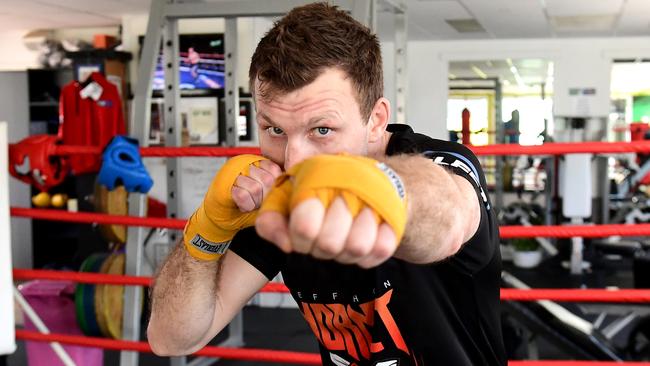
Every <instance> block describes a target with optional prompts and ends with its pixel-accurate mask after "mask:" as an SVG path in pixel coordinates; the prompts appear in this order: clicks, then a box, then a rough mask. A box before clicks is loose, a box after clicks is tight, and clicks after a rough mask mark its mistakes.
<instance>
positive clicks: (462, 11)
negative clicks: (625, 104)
mask: <svg viewBox="0 0 650 366" xmlns="http://www.w3.org/2000/svg"><path fill="white" fill-rule="evenodd" d="M260 1H265V0H260ZM406 3H407V5H408V21H409V26H408V27H409V38H410V39H431V40H433V39H451V40H453V39H484V38H551V37H582V36H586V37H596V36H634V35H650V0H406ZM149 4H150V0H2V1H0V32H1V31H5V30H33V29H39V28H40V29H48V28H72V27H88V26H107V25H117V24H119V23H120V18H121V16H122V15H124V14H132V13H144V12H147V11H148V9H149ZM378 18H379V27H380V34H381V35H382V36H389V35H392V33H391V31H392V29H391V28H392V27H391V25H392V21H391V18H390V17H389V15H388V14H380V15H379V17H378Z"/></svg>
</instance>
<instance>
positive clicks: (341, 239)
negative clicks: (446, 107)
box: [148, 3, 506, 366]
mask: <svg viewBox="0 0 650 366" xmlns="http://www.w3.org/2000/svg"><path fill="white" fill-rule="evenodd" d="M249 75H250V80H251V90H253V92H254V97H255V102H256V109H257V123H258V127H259V131H260V133H259V135H260V147H261V150H262V155H263V157H259V156H251V155H246V156H240V157H236V158H233V159H230V160H229V161H228V162H227V163H226V164H225V165H224V167H223V168H222V169H221V170H220V171H219V173H218V174H217V177H216V178H215V180H214V181H213V183H212V186H211V187H210V188H209V190H208V193H207V194H206V198H205V200H204V202H203V204H202V206H201V207H200V208H199V209H198V210H197V211H196V212H195V214H194V215H193V216H192V217H191V218H190V220H189V221H188V225H187V227H186V229H185V232H184V242H183V243H182V244H181V245H179V246H178V247H177V248H176V249H175V250H174V251H173V252H172V253H171V254H170V256H169V258H168V260H167V261H166V263H165V264H164V265H163V267H162V269H161V271H160V273H159V275H158V277H157V279H156V282H155V286H154V288H153V290H152V315H151V320H150V323H149V328H148V337H149V343H150V344H151V346H152V348H153V350H154V352H155V353H157V354H159V355H181V354H189V353H192V352H194V351H197V350H199V349H200V348H201V347H203V346H204V345H205V344H207V343H208V342H209V341H210V340H211V339H212V338H213V337H214V336H215V335H216V334H217V333H218V332H219V331H220V330H221V329H223V328H224V327H225V326H226V325H227V324H228V322H229V321H230V320H231V319H232V318H233V317H234V316H235V315H236V314H237V312H239V311H240V310H241V308H242V307H243V306H244V305H245V304H246V302H247V301H248V300H249V299H250V297H251V296H253V295H254V294H255V293H256V292H257V291H258V290H259V289H260V288H261V287H262V286H263V285H264V284H265V283H266V282H267V281H268V280H269V279H271V278H273V277H274V276H275V275H276V274H278V273H279V272H282V274H283V278H284V280H285V283H286V285H287V286H288V287H289V289H290V290H291V294H292V296H293V298H294V299H295V300H296V302H297V303H298V305H299V309H300V311H301V312H302V314H303V316H304V318H305V320H306V321H307V322H308V324H309V326H310V327H311V329H312V330H313V332H314V335H315V336H316V338H317V339H318V342H319V346H320V349H321V355H322V360H323V364H325V365H433V364H440V365H454V366H455V365H505V364H506V360H505V355H504V351H503V345H502V340H501V330H500V323H499V276H500V256H499V248H498V245H497V243H498V241H497V240H498V231H497V226H496V222H495V218H494V215H493V213H492V210H491V208H490V204H489V201H488V198H487V196H486V195H485V192H484V190H483V189H484V187H485V186H486V184H485V179H484V177H483V174H482V172H481V171H480V167H479V164H478V161H477V159H476V158H475V157H474V156H473V155H472V154H471V153H470V152H469V150H467V149H465V148H464V147H462V146H461V145H458V144H452V143H449V142H446V141H439V140H433V139H431V138H428V137H426V136H424V135H420V134H416V133H414V132H413V131H412V130H411V129H410V128H409V127H408V126H406V125H388V119H389V116H390V105H389V102H388V100H386V99H385V98H384V97H383V96H382V95H383V90H382V89H383V80H382V66H381V57H380V50H379V43H378V40H377V38H376V36H375V35H373V34H371V33H370V31H369V30H368V29H367V28H365V27H363V26H362V25H360V24H359V23H357V22H356V21H354V20H353V19H352V18H351V17H349V16H348V15H347V14H345V13H344V12H341V11H339V10H338V9H336V8H335V7H331V6H329V5H327V4H322V3H319V4H312V5H307V6H304V7H299V8H296V9H294V10H292V11H291V12H290V13H288V14H287V15H286V16H285V17H284V18H283V19H281V20H280V21H279V22H278V23H276V24H275V25H274V27H273V29H271V30H270V31H269V33H268V34H267V35H266V36H265V37H264V38H263V39H262V40H261V41H260V44H259V45H258V47H257V49H256V51H255V53H254V55H253V58H252V63H251V68H250V73H249ZM342 153H343V154H342ZM253 226H254V227H253ZM260 237H261V238H265V239H266V240H264V239H261V238H260ZM228 245H230V246H229V250H227V251H226V249H227V248H228Z"/></svg>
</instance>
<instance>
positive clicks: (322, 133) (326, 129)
mask: <svg viewBox="0 0 650 366" xmlns="http://www.w3.org/2000/svg"><path fill="white" fill-rule="evenodd" d="M331 131H332V129H331V128H329V127H317V128H316V133H317V134H319V135H320V136H326V135H328V134H329V133H330V132H331Z"/></svg>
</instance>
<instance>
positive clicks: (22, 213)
mask: <svg viewBox="0 0 650 366" xmlns="http://www.w3.org/2000/svg"><path fill="white" fill-rule="evenodd" d="M11 215H12V216H16V217H29V218H33V219H42V220H52V221H67V222H79V223H98V224H116V225H129V226H145V227H155V228H167V229H174V230H182V229H183V228H185V221H186V220H183V219H165V218H151V217H149V218H147V217H135V216H120V215H107V214H99V213H91V212H67V211H63V210H51V209H36V208H24V207H12V208H11ZM499 233H500V236H501V238H504V239H509V238H533V237H549V238H571V237H574V236H580V237H584V238H602V237H608V236H650V224H634V225H632V224H630V225H625V224H622V225H567V226H564V225H547V226H501V227H500V228H499Z"/></svg>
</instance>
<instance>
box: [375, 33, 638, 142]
mask: <svg viewBox="0 0 650 366" xmlns="http://www.w3.org/2000/svg"><path fill="white" fill-rule="evenodd" d="M508 57H510V58H544V59H550V60H553V61H554V62H556V70H560V72H563V71H562V70H565V71H566V72H568V73H571V72H572V68H573V69H575V68H576V67H578V68H585V67H587V69H588V66H587V65H593V64H600V65H602V63H603V62H608V63H609V62H610V61H611V60H612V59H614V58H635V57H646V58H647V57H650V37H634V38H616V39H613V38H610V39H606V38H588V39H530V40H480V41H414V42H409V44H408V72H409V84H408V93H409V99H408V101H407V120H408V122H409V124H411V125H412V126H413V127H414V129H415V130H416V131H418V132H422V133H425V134H428V135H430V136H432V137H436V138H442V139H446V138H447V137H448V133H447V130H446V126H445V125H446V118H447V96H448V80H447V75H448V67H449V65H448V64H449V61H463V60H465V61H467V60H495V59H505V58H508ZM563 62H565V64H566V63H571V64H572V65H573V67H567V68H563V66H562V63H563ZM558 66H559V67H558ZM596 68H598V66H596ZM385 70H386V71H385V75H384V77H385V78H386V80H390V78H392V77H393V76H392V75H393V74H392V72H393V71H392V70H391V69H390V68H385ZM601 70H602V68H601ZM573 71H575V70H573ZM603 72H604V71H603ZM556 75H557V76H558V77H556V80H558V79H559V78H564V79H566V77H565V76H563V75H558V72H557V71H556ZM593 77H594V78H596V79H601V82H600V83H602V78H607V80H609V71H607V73H606V75H602V73H600V74H599V75H595V74H594V75H593ZM560 85H561V82H560ZM386 94H387V95H390V92H389V91H387V93H386Z"/></svg>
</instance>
